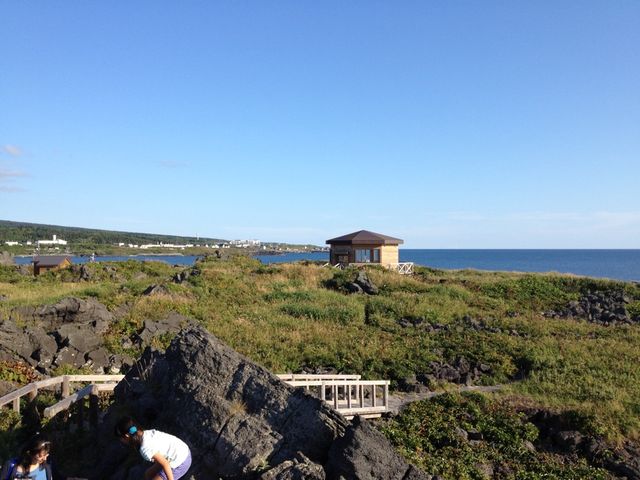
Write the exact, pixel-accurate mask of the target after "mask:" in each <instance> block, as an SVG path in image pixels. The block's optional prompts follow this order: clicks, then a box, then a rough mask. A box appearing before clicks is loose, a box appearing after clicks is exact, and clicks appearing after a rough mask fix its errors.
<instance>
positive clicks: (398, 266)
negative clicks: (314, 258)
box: [331, 262, 414, 275]
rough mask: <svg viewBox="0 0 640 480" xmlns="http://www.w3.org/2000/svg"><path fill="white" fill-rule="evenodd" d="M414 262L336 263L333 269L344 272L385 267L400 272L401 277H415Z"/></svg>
mask: <svg viewBox="0 0 640 480" xmlns="http://www.w3.org/2000/svg"><path fill="white" fill-rule="evenodd" d="M413 265H414V263H413V262H402V263H375V262H364V263H355V262H354V263H336V264H335V265H331V266H332V267H333V268H338V269H340V270H344V269H345V268H347V267H356V268H358V267H371V266H379V267H384V268H387V269H389V270H393V271H394V272H398V273H399V274H400V275H413Z"/></svg>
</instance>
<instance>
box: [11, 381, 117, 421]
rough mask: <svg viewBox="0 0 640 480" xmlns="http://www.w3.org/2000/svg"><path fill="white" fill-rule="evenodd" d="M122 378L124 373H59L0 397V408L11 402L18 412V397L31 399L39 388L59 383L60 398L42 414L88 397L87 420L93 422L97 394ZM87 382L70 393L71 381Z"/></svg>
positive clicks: (46, 416)
mask: <svg viewBox="0 0 640 480" xmlns="http://www.w3.org/2000/svg"><path fill="white" fill-rule="evenodd" d="M123 378H124V375H61V376H59V377H51V378H47V379H45V380H39V381H37V382H33V383H30V384H29V385H25V386H24V387H22V388H19V389H18V390H15V391H13V392H11V393H8V394H7V395H5V396H4V397H1V398H0V408H1V407H4V406H5V405H8V404H11V405H12V407H13V410H14V411H16V412H18V413H19V412H20V399H21V398H22V397H25V396H26V397H27V399H28V400H29V401H33V400H35V398H36V396H37V395H38V391H39V390H43V389H46V388H51V387H56V386H58V385H60V396H61V397H62V400H60V401H59V402H58V403H56V404H55V405H51V406H50V407H47V408H45V409H44V412H43V415H44V416H45V418H51V417H53V416H55V415H56V414H58V413H60V412H62V411H63V410H67V409H69V408H70V407H71V406H72V405H73V404H74V403H76V402H79V401H80V400H82V399H84V398H86V397H89V420H90V422H91V423H92V424H93V423H94V420H95V421H96V423H97V412H98V409H97V407H98V395H99V394H100V392H112V391H113V389H114V388H115V387H116V385H117V384H118V382H119V381H120V380H122V379H123ZM87 382H90V383H91V384H90V385H87V386H86V387H84V388H82V389H81V390H79V391H77V392H75V393H73V394H72V393H71V385H72V384H73V383H87ZM79 413H80V421H82V409H79ZM94 417H95V418H94Z"/></svg>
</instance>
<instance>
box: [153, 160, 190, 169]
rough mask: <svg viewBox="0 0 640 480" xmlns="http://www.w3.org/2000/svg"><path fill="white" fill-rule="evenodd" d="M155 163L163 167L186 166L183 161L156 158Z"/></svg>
mask: <svg viewBox="0 0 640 480" xmlns="http://www.w3.org/2000/svg"><path fill="white" fill-rule="evenodd" d="M156 163H157V164H158V165H160V166H161V167H163V168H185V167H187V166H188V164H186V163H185V162H176V161H173V160H158V161H157V162H156Z"/></svg>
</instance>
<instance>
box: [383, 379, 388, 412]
mask: <svg viewBox="0 0 640 480" xmlns="http://www.w3.org/2000/svg"><path fill="white" fill-rule="evenodd" d="M382 405H384V408H389V384H388V383H385V384H384V390H383V392H382Z"/></svg>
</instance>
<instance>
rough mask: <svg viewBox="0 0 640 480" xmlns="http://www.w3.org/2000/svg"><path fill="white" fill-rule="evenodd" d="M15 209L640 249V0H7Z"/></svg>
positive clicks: (6, 121)
mask: <svg viewBox="0 0 640 480" xmlns="http://www.w3.org/2000/svg"><path fill="white" fill-rule="evenodd" d="M0 18H2V19H3V21H2V27H1V28H0V58H1V59H2V64H3V67H2V69H1V72H0V219H4V220H14V221H27V222H36V223H48V224H58V225H68V226H79V227H90V228H103V229H109V230H125V231H140V232H150V233H166V234H177V235H195V234H199V235H201V236H209V237H219V238H230V239H232V238H259V239H261V240H264V241H285V242H290V243H298V242H299V243H315V244H322V243H324V241H325V240H326V239H327V238H332V237H335V236H338V235H342V234H346V233H349V232H352V231H355V230H360V229H368V230H373V231H377V232H380V233H384V234H388V235H392V236H396V237H400V238H403V239H404V240H405V245H404V246H405V247H407V248H640V193H639V191H640V189H638V187H637V184H638V180H639V179H640V28H638V25H640V2H638V1H636V0H626V1H625V0H619V1H618V0H616V1H613V2H612V1H597V2H596V1H584V0H581V1H562V2H558V1H537V2H521V1H512V0H509V1H482V2H480V1H469V2H465V1H459V2H458V1H456V2H444V1H415V2H414V1H405V2H379V1H353V2H342V1H341V2H338V1H323V2H312V1H290V2H289V1H277V2H275V1H259V2H258V1H253V2H249V1H227V2H224V1H215V2H214V1H185V2H159V1H153V2H152V1H148V2H144V1H136V2H126V1H113V2H97V1H93V2H92V1H82V2H80V1H65V2H45V1H9V0H7V1H4V2H2V3H0Z"/></svg>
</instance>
